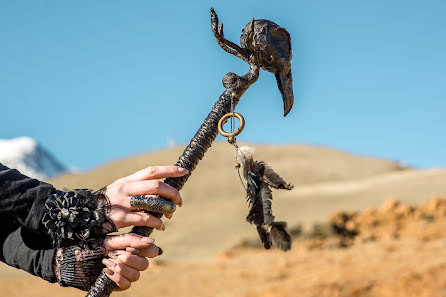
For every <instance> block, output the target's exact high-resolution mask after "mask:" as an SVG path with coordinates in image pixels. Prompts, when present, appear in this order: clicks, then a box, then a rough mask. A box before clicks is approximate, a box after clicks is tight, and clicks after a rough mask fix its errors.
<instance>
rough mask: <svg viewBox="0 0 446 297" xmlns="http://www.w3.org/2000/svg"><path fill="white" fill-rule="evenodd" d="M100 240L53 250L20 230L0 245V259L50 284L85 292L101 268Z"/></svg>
mask: <svg viewBox="0 0 446 297" xmlns="http://www.w3.org/2000/svg"><path fill="white" fill-rule="evenodd" d="M105 255H106V250H105V248H104V247H103V246H102V241H101V240H98V241H97V242H96V243H95V244H94V245H85V246H81V245H72V246H69V247H61V248H53V247H51V246H50V245H48V242H45V241H44V240H42V239H41V237H40V236H38V235H37V234H35V233H33V232H32V231H30V230H27V229H26V228H25V227H20V228H18V229H17V230H15V231H13V232H11V233H10V234H9V235H8V236H7V237H6V239H5V241H4V242H3V246H2V260H3V261H4V262H5V263H6V264H8V265H9V266H12V267H15V268H18V269H21V270H24V271H26V272H28V273H30V274H32V275H35V276H38V277H40V278H42V279H44V280H46V281H49V282H51V283H55V282H58V283H59V285H61V286H63V287H74V288H78V289H81V290H84V291H88V290H89V289H90V287H91V286H92V285H93V284H94V283H95V281H96V279H97V277H98V276H99V275H100V273H101V272H102V269H103V268H105V265H104V264H102V259H103V258H104V257H105Z"/></svg>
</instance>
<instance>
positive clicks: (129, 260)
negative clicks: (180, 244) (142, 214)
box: [102, 233, 163, 291]
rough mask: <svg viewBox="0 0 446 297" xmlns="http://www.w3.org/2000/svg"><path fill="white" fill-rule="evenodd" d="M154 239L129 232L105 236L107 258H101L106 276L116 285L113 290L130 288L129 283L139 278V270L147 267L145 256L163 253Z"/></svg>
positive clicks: (147, 262)
mask: <svg viewBox="0 0 446 297" xmlns="http://www.w3.org/2000/svg"><path fill="white" fill-rule="evenodd" d="M154 241H155V240H154V239H152V238H150V237H142V236H139V235H136V234H130V233H129V234H121V235H115V236H107V237H106V238H105V240H104V247H105V249H106V255H107V256H108V257H109V258H105V259H103V260H102V263H103V264H104V265H106V266H107V268H104V272H105V274H106V275H107V277H108V278H109V279H111V280H112V281H114V282H115V283H116V284H117V285H118V287H117V288H116V289H115V290H117V291H123V290H127V289H128V288H130V286H131V283H132V282H135V281H137V280H138V279H139V277H140V271H144V270H146V269H147V268H148V267H149V261H148V260H147V258H154V257H156V256H159V255H161V254H162V253H163V251H162V249H161V248H159V247H157V246H156V245H155V244H154ZM124 249H125V250H124Z"/></svg>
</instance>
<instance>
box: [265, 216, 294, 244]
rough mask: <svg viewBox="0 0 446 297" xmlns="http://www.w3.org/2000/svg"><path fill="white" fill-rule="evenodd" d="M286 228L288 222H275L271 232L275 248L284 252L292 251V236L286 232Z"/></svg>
mask: <svg viewBox="0 0 446 297" xmlns="http://www.w3.org/2000/svg"><path fill="white" fill-rule="evenodd" d="M286 226H287V223H286V222H273V223H272V224H271V231H270V232H269V234H270V236H271V241H272V243H273V246H274V247H277V248H280V249H281V250H282V251H288V250H290V249H291V236H290V235H289V234H288V232H286Z"/></svg>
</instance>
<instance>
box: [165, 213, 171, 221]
mask: <svg viewBox="0 0 446 297" xmlns="http://www.w3.org/2000/svg"><path fill="white" fill-rule="evenodd" d="M164 216H165V217H166V218H167V219H169V220H170V219H171V218H172V217H173V213H165V214H164Z"/></svg>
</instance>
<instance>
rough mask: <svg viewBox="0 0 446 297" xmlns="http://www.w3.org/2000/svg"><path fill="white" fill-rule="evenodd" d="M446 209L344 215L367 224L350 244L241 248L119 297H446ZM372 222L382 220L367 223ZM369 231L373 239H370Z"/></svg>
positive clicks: (20, 284)
mask: <svg viewBox="0 0 446 297" xmlns="http://www.w3.org/2000/svg"><path fill="white" fill-rule="evenodd" d="M389 204H390V207H389ZM392 205H393V206H392ZM445 210H446V200H436V201H431V202H429V203H427V204H426V205H423V206H420V207H416V206H406V205H395V204H393V202H390V203H389V202H388V203H386V204H385V205H384V206H383V207H381V208H380V209H377V210H368V211H366V212H363V213H355V214H353V213H343V214H345V215H346V216H347V217H348V218H347V219H346V220H345V222H346V223H347V224H346V225H349V224H348V222H351V221H357V222H360V224H359V225H357V227H356V228H357V229H356V231H357V234H356V236H355V237H354V238H353V240H352V242H351V244H350V245H348V246H347V247H340V246H339V245H336V244H330V243H332V242H334V241H335V240H336V239H337V238H340V237H343V235H342V233H336V232H334V233H331V234H328V235H327V236H326V237H320V238H318V237H315V236H314V235H308V234H307V235H302V236H301V237H298V238H297V239H296V240H295V241H294V248H293V249H292V250H291V251H290V252H287V253H283V252H280V251H277V250H274V251H265V250H262V249H252V248H240V249H231V250H228V251H226V252H224V253H220V254H219V255H217V256H216V257H214V258H213V259H212V260H210V261H207V262H199V263H195V264H177V263H169V262H167V263H162V262H161V263H158V264H156V263H155V264H154V265H152V268H151V269H150V270H148V271H147V272H145V273H144V274H143V276H142V278H141V279H140V281H139V282H137V283H136V284H135V285H134V286H133V287H132V288H131V289H130V291H126V292H122V293H116V296H123V297H124V296H129V297H130V296H132V297H143V296H154V295H156V296H163V297H171V296H172V297H173V296H182V297H192V296H193V297H195V296H221V297H226V296H227V297H295V296H303V297H352V296H353V297H399V296H401V297H403V296H404V297H424V296H426V297H440V296H446V279H445V278H444V274H445V273H446V249H445V239H446V231H445V230H446V211H445ZM339 215H342V213H340V212H337V213H335V214H333V216H332V217H331V220H330V221H328V222H327V223H331V224H333V223H334V222H336V218H338V217H339ZM370 218H373V219H374V220H375V221H376V222H378V223H375V224H372V225H370V224H366V223H365V222H366V221H368V220H369V219H370ZM396 225H400V227H399V228H397V229H398V232H397V234H398V236H396V234H395V228H394V227H395V226H396ZM370 231H373V232H374V237H373V239H370V238H368V235H369V234H370ZM426 234H429V236H426ZM363 235H364V236H363ZM315 242H316V243H319V244H314V243H315ZM0 287H1V288H2V293H4V294H5V296H11V297H15V296H29V297H44V296H45V297H46V296H48V295H54V296H66V297H71V296H78V297H80V296H84V294H83V293H82V292H79V291H76V290H72V289H66V288H59V287H58V286H57V285H51V284H47V283H45V282H44V281H42V280H40V279H37V278H32V279H31V278H28V279H18V280H4V281H0ZM35 288H39V290H36V289H35Z"/></svg>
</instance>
